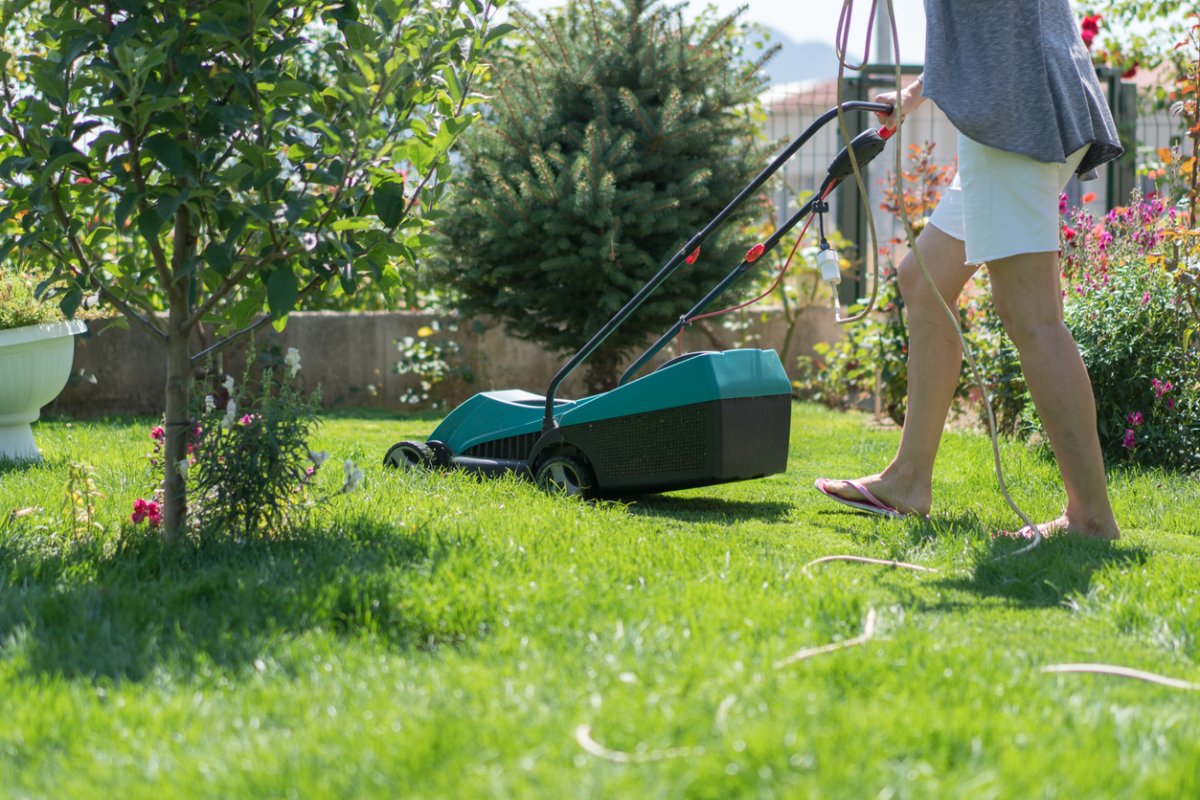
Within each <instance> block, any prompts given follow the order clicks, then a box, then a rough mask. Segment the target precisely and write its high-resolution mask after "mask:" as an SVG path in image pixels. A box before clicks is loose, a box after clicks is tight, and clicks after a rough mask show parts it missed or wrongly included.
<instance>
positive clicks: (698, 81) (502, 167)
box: [441, 0, 769, 388]
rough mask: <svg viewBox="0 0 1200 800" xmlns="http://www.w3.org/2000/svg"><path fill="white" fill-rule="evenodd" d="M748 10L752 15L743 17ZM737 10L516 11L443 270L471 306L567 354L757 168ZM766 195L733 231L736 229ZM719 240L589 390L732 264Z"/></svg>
mask: <svg viewBox="0 0 1200 800" xmlns="http://www.w3.org/2000/svg"><path fill="white" fill-rule="evenodd" d="M739 13H740V12H739ZM737 18H738V15H737V14H734V15H731V16H728V17H723V18H719V19H718V18H714V17H712V16H711V15H709V14H704V15H702V16H701V17H700V18H699V19H698V20H697V21H696V22H693V23H688V22H685V21H684V20H683V17H682V14H681V10H680V8H679V7H664V6H660V5H658V4H657V3H656V2H654V0H650V1H649V2H647V0H621V1H620V2H614V3H609V2H589V1H588V0H572V2H569V3H568V4H567V5H566V7H565V8H564V9H563V10H561V11H558V12H552V13H550V14H548V15H544V16H542V17H540V18H539V17H533V16H530V15H527V14H519V15H518V19H519V21H520V23H521V27H522V29H523V31H524V32H525V33H526V34H527V38H526V39H525V40H524V46H523V47H521V48H518V49H516V50H514V51H513V53H512V54H510V55H509V57H507V58H505V59H503V60H502V61H499V62H498V63H497V66H496V73H497V76H498V78H499V80H498V87H497V89H496V91H495V93H494V98H493V101H492V103H491V104H490V111H489V114H490V120H489V121H490V122H491V124H490V125H488V126H486V127H483V126H480V127H477V128H475V129H474V130H473V131H472V132H471V134H470V135H469V136H468V142H467V147H466V148H465V150H466V157H465V169H464V177H463V182H462V185H461V186H460V187H459V188H460V191H459V192H457V193H456V195H455V198H454V200H453V201H452V203H451V207H450V210H449V220H448V223H449V224H448V225H447V226H445V231H446V236H447V240H448V241H447V251H448V255H449V258H448V259H447V260H446V261H445V262H443V265H442V268H441V271H442V275H443V279H444V280H445V281H446V282H452V283H453V284H454V285H455V286H456V287H457V288H458V289H459V290H460V292H461V296H460V298H459V301H458V303H459V306H460V308H461V309H462V310H463V311H464V312H465V313H468V314H479V313H484V314H490V315H495V316H498V317H499V318H501V319H503V320H504V322H505V324H506V326H507V328H508V330H509V331H510V332H511V333H513V334H515V335H516V336H519V337H521V338H525V339H529V340H532V341H535V342H539V343H541V344H543V345H545V346H547V347H548V348H549V349H551V350H554V351H569V350H573V349H575V348H577V347H579V346H580V345H582V344H583V343H584V342H585V341H586V340H587V339H588V338H589V337H590V336H592V335H593V334H594V333H595V332H596V331H597V330H599V329H600V328H601V327H602V325H603V324H604V323H605V322H606V321H607V320H608V319H609V318H610V317H611V316H612V315H613V314H614V313H616V311H617V310H619V309H620V308H621V307H622V306H623V305H624V304H625V302H626V301H628V300H629V298H630V297H632V296H633V295H634V294H635V293H636V292H637V290H638V289H639V288H640V287H641V286H642V285H643V284H644V283H645V282H646V281H647V280H648V279H649V278H650V277H651V276H653V275H654V274H655V272H656V271H657V270H658V268H659V266H660V265H661V264H662V263H663V262H664V261H666V260H667V259H668V258H669V257H670V256H671V255H672V253H675V252H677V251H678V250H679V248H681V247H682V246H683V245H684V244H685V243H686V242H687V241H688V239H689V238H690V237H691V236H692V235H693V234H695V233H696V232H697V231H699V230H700V229H701V228H702V227H703V226H704V224H705V223H707V222H708V220H709V219H711V218H712V217H713V216H714V215H715V214H716V213H717V212H719V211H720V210H721V209H722V208H724V206H725V205H726V204H727V203H728V202H729V200H730V199H732V197H733V196H734V195H735V194H736V193H737V191H738V190H739V189H740V188H741V187H742V185H744V184H745V183H746V182H747V181H748V180H749V179H750V178H751V177H752V176H753V175H754V173H755V172H756V171H757V170H758V169H759V168H760V167H761V166H762V162H763V155H764V148H763V144H762V142H761V141H760V139H759V133H758V130H759V122H760V119H758V118H756V113H757V109H758V104H757V95H758V92H759V91H760V90H761V88H762V86H763V80H764V79H763V78H762V76H761V73H760V72H759V67H760V66H761V64H762V62H763V61H764V60H765V58H766V57H767V56H768V55H769V54H765V55H764V56H763V57H762V58H759V59H758V60H757V61H751V60H749V59H747V58H746V54H745V52H744V48H745V42H746V37H745V35H744V33H745V31H744V29H743V28H742V27H740V26H739V24H738V22H737ZM761 211H762V206H761V203H760V204H758V205H756V204H755V203H747V205H746V207H745V208H744V210H743V211H742V212H740V213H739V214H738V215H737V216H735V217H734V218H732V220H731V222H730V223H729V224H728V225H727V229H728V230H735V229H736V228H737V227H738V224H739V222H745V221H746V220H747V219H749V218H751V217H752V216H753V215H754V214H755V213H761ZM746 247H747V243H746V242H744V241H742V242H738V241H736V240H735V239H734V238H733V237H719V238H715V239H711V240H710V241H709V242H708V243H706V245H705V246H704V249H703V253H702V254H701V257H700V259H699V260H698V261H697V263H695V264H692V265H689V266H687V267H684V268H683V269H681V270H680V273H679V274H678V275H676V276H675V277H674V278H673V280H672V281H669V282H668V283H667V284H666V285H665V286H664V287H663V289H661V290H660V291H659V292H658V293H657V294H655V295H652V296H651V297H650V299H649V300H648V301H647V302H646V304H645V305H644V306H642V308H641V310H639V312H638V313H637V314H636V315H635V316H634V317H633V318H632V319H631V320H630V321H629V323H628V324H626V325H625V326H623V327H622V328H621V329H619V330H618V331H617V332H616V333H614V334H613V336H612V337H611V338H610V339H609V340H608V342H607V344H606V345H605V347H603V348H601V349H600V350H599V351H597V352H596V354H595V355H594V356H593V357H592V360H591V362H590V364H589V366H590V367H591V370H590V374H589V382H590V384H591V385H592V388H604V387H609V386H611V384H612V382H613V381H614V379H615V371H616V367H617V365H618V363H619V362H620V359H621V358H622V356H623V355H624V354H626V353H627V352H628V351H629V350H630V348H632V347H635V346H637V345H640V344H642V343H644V342H645V340H646V337H647V334H648V333H649V332H656V331H661V330H663V329H665V328H667V327H668V326H669V325H670V324H671V323H672V322H674V321H675V320H676V319H677V318H678V316H679V315H680V314H681V313H682V312H684V311H686V310H687V308H688V307H689V306H690V305H691V304H692V303H694V302H695V301H696V300H698V299H699V298H700V297H701V296H702V295H703V293H704V292H705V291H707V289H708V288H709V287H710V286H711V285H712V284H713V283H715V282H716V280H717V278H718V277H719V276H721V275H724V274H725V273H726V272H727V271H729V270H730V269H732V268H733V267H734V266H735V265H736V264H737V263H738V262H739V261H740V260H741V257H742V255H743V254H744V253H745V250H746Z"/></svg>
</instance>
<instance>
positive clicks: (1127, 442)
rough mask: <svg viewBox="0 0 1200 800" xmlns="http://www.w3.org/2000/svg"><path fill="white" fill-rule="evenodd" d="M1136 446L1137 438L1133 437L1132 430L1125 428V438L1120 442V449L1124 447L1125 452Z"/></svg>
mask: <svg viewBox="0 0 1200 800" xmlns="http://www.w3.org/2000/svg"><path fill="white" fill-rule="evenodd" d="M1136 444H1137V437H1136V436H1134V433H1133V429H1132V428H1126V429H1125V438H1124V439H1122V440H1121V447H1124V448H1125V449H1126V450H1132V449H1133V448H1134V445H1136Z"/></svg>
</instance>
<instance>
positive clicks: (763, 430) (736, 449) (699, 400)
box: [384, 101, 892, 497]
mask: <svg viewBox="0 0 1200 800" xmlns="http://www.w3.org/2000/svg"><path fill="white" fill-rule="evenodd" d="M841 108H842V109H843V110H844V111H870V112H874V113H876V114H886V113H889V112H890V111H891V110H892V109H891V106H887V105H883V104H880V103H870V102H865V101H850V102H846V103H843V104H842V106H841ZM837 115H838V109H837V108H833V109H831V110H829V111H827V112H825V113H824V114H822V115H821V116H820V117H818V118H817V120H816V121H814V122H813V124H812V125H810V126H809V127H808V128H807V129H806V130H805V131H804V132H803V133H801V134H800V135H799V136H798V137H797V138H796V139H795V140H794V141H793V142H792V143H791V144H790V145H788V147H787V148H786V149H785V150H784V151H783V152H782V153H780V155H778V156H777V157H776V158H775V159H774V160H773V161H771V163H770V164H769V165H768V166H767V167H766V168H765V169H764V170H763V171H762V172H761V173H760V174H759V175H758V176H757V177H756V178H755V179H754V180H752V181H751V182H750V183H749V184H748V185H747V186H746V187H745V188H744V189H742V191H741V192H740V193H739V194H738V195H737V196H736V197H735V198H734V199H733V200H732V201H731V202H730V203H729V205H727V206H726V207H725V208H724V209H723V210H722V211H721V212H720V213H719V214H717V216H716V217H714V218H713V219H712V221H710V222H709V223H708V225H706V226H705V227H704V228H703V229H702V230H701V231H700V232H699V233H697V234H695V236H693V237H692V239H691V240H690V241H688V243H687V244H686V245H684V246H683V247H682V248H681V249H680V250H679V251H678V252H677V253H675V254H674V255H673V256H672V257H671V258H670V260H669V261H667V263H666V264H665V265H663V266H662V267H661V268H660V269H659V271H658V273H657V274H656V275H655V276H654V277H653V278H651V279H650V281H649V282H648V283H647V284H646V285H645V286H644V287H642V289H640V290H639V291H638V292H637V294H635V295H634V296H633V298H631V299H630V300H629V301H628V302H627V303H626V304H625V306H624V307H623V308H622V309H621V310H620V311H618V312H617V314H616V315H615V316H614V317H613V318H612V319H610V320H609V321H608V322H607V323H606V324H605V325H604V327H603V328H601V329H600V331H599V332H597V333H596V334H595V335H594V336H593V337H592V338H591V339H590V340H589V341H588V342H587V343H586V344H585V345H584V346H583V347H582V348H581V349H580V350H579V351H578V352H577V353H575V355H574V356H572V357H571V359H570V360H569V361H568V362H567V363H566V364H565V365H563V367H562V368H561V369H560V370H559V371H558V372H557V373H556V374H555V376H554V378H553V380H551V382H550V386H549V388H548V389H547V391H546V393H545V394H544V395H539V394H534V393H531V392H526V391H522V390H520V389H508V390H503V391H491V392H482V393H480V394H476V395H475V396H474V397H471V398H470V399H469V400H467V401H466V402H464V403H462V404H461V405H460V406H458V407H457V408H455V409H454V410H453V411H451V412H450V414H449V415H447V416H446V418H445V419H444V420H443V421H442V423H441V424H440V425H438V427H437V428H436V429H435V430H434V431H433V433H432V434H431V435H430V437H429V439H428V440H427V441H424V442H420V441H403V442H398V443H396V444H395V445H393V446H392V447H391V448H390V449H389V450H388V452H387V455H386V456H385V457H384V465H385V466H388V467H396V468H402V469H417V468H423V469H439V468H447V467H458V468H461V469H465V470H469V471H471V472H474V473H478V474H480V475H483V476H497V475H502V474H505V473H516V474H518V475H522V476H525V477H528V478H531V479H532V480H533V481H534V482H535V483H536V484H537V485H538V486H540V487H542V488H544V489H548V490H553V491H558V492H565V493H567V494H573V495H581V496H584V497H597V496H629V495H638V494H649V493H656V492H665V491H671V490H675V489H686V488H692V487H697V486H709V485H713V484H718V483H726V482H729V481H739V480H748V479H751V478H760V477H763V476H765V475H771V474H774V473H778V472H783V471H784V470H785V469H786V468H787V451H788V436H789V428H790V422H791V398H792V394H791V390H792V387H791V382H790V381H789V379H788V376H787V373H786V372H784V369H783V365H782V364H781V363H780V360H779V356H778V355H777V354H776V352H775V351H774V350H756V349H738V350H728V351H724V352H712V351H701V352H691V353H686V354H683V355H680V356H678V357H676V358H673V359H670V360H669V361H667V362H666V363H664V364H663V365H661V366H659V367H658V368H657V369H655V370H653V371H652V372H650V373H649V374H647V375H644V376H642V377H640V378H635V377H634V376H635V375H636V374H637V373H638V372H639V371H640V370H641V369H642V367H643V366H645V365H646V363H647V362H648V361H649V360H650V359H651V358H653V357H654V356H655V355H656V354H657V353H658V352H659V351H661V350H662V349H663V348H664V347H665V346H666V345H667V344H669V343H670V341H671V340H672V339H673V338H674V337H675V336H676V335H677V334H678V333H679V332H680V331H681V330H682V329H683V327H684V326H685V325H687V324H688V323H689V322H690V321H692V320H694V319H695V318H696V317H697V316H698V315H700V314H702V313H703V312H704V310H705V309H706V308H707V307H708V306H709V304H711V303H712V302H713V300H715V299H716V298H717V297H718V296H719V295H720V294H721V293H722V292H724V291H725V290H726V289H727V288H729V286H730V285H731V284H732V283H733V282H734V281H736V280H737V279H738V278H739V277H741V276H742V275H743V274H744V273H745V272H746V271H747V270H749V269H750V267H751V266H752V265H753V264H754V262H755V261H757V260H758V259H759V258H761V257H762V256H763V255H764V254H765V253H768V252H770V251H771V249H772V248H774V247H775V245H776V244H778V243H779V241H780V240H781V239H782V238H783V237H784V236H786V235H787V233H788V232H789V231H791V230H792V228H793V227H795V226H796V224H797V223H799V222H800V221H801V220H803V219H805V218H806V217H808V216H809V215H811V214H814V213H815V214H817V215H821V214H823V213H825V212H827V211H828V209H829V206H828V204H827V203H826V198H827V197H828V196H829V193H830V192H832V191H833V189H834V188H835V187H836V186H837V185H838V184H840V183H841V182H842V180H844V179H845V178H846V177H847V176H849V175H850V174H851V173H852V166H851V161H850V157H849V154H848V152H847V149H853V151H854V154H855V157H856V159H857V161H858V163H859V164H860V165H865V164H866V163H868V162H869V161H870V160H871V159H873V158H874V157H875V156H877V155H878V154H879V153H880V152H881V151H882V150H883V148H884V145H885V141H884V140H885V139H886V138H887V136H889V135H890V134H891V131H890V130H887V129H880V130H874V129H868V130H866V131H864V132H863V133H861V134H859V135H858V136H856V137H855V138H854V140H853V141H852V142H851V143H850V146H849V148H844V149H843V150H842V151H841V152H840V153H839V154H838V155H837V157H836V158H835V159H834V160H833V161H832V162H831V164H830V166H829V169H828V174H827V176H826V177H825V179H824V181H823V183H822V185H821V187H820V190H819V191H817V192H816V194H814V195H813V196H812V198H811V199H810V200H808V201H807V202H806V203H805V204H804V205H803V207H801V208H800V209H799V210H798V211H797V212H796V213H795V214H793V215H792V216H791V217H790V218H789V219H788V220H787V221H786V222H785V223H784V224H783V225H781V226H780V227H779V228H778V230H776V231H775V233H774V234H772V235H771V237H770V238H769V239H767V240H766V241H765V242H762V243H759V244H756V245H754V246H753V247H752V248H751V249H750V250H749V252H747V254H746V257H745V258H744V259H743V260H742V262H741V263H740V264H738V266H737V267H735V268H734V269H733V270H732V271H731V272H730V273H729V274H728V275H726V277H725V278H723V279H722V280H721V281H720V282H719V283H718V284H717V285H716V286H714V287H713V289H712V290H711V291H709V293H708V294H706V295H705V296H704V297H703V298H702V299H701V300H700V301H699V302H698V303H696V305H695V306H693V307H692V309H691V310H690V311H688V312H687V313H686V314H684V315H683V316H682V317H680V319H679V321H678V322H676V323H675V324H674V325H673V326H672V327H671V328H670V329H669V330H668V331H667V332H666V333H664V334H663V335H662V337H661V338H659V340H658V341H656V342H655V343H654V344H653V345H651V346H650V347H649V348H648V349H647V350H646V351H645V352H644V353H642V355H641V356H639V357H638V358H637V359H636V360H635V361H634V362H633V363H632V364H631V365H630V366H629V368H628V369H626V371H625V373H624V374H623V375H622V376H621V379H620V382H619V384H618V385H617V387H616V388H615V389H612V390H611V391H608V392H604V393H601V394H596V395H592V396H590V397H584V398H582V399H579V400H566V399H561V398H558V397H557V396H556V395H557V392H558V388H559V386H560V385H561V384H562V382H563V381H564V380H565V379H566V378H567V377H568V376H569V375H570V374H571V373H572V372H573V371H574V370H575V369H576V368H578V367H579V366H580V365H581V364H583V362H584V361H586V360H587V358H588V357H589V356H590V355H591V354H592V352H594V351H595V350H596V348H598V347H599V346H600V345H601V344H603V343H604V341H605V340H606V339H607V338H608V337H609V336H610V335H611V334H612V333H613V331H615V330H616V329H617V328H618V327H619V326H620V325H621V324H622V323H624V322H625V321H626V320H627V319H628V318H629V317H630V316H631V315H632V314H633V313H634V312H635V311H636V310H637V309H638V307H639V306H640V305H641V304H642V303H643V302H644V301H645V300H646V298H647V297H648V296H649V295H650V294H651V293H652V292H653V291H655V290H656V289H657V288H658V287H659V286H660V285H661V284H662V283H663V282H664V281H665V280H666V279H667V278H668V277H670V275H671V274H672V273H673V272H675V270H676V269H678V268H679V267H680V266H681V265H682V264H684V263H688V262H689V259H691V260H694V254H697V253H698V252H699V248H700V247H701V245H703V244H704V241H705V240H706V239H707V238H708V237H709V236H711V235H712V234H713V232H714V231H716V230H717V229H718V228H719V227H720V226H721V225H722V223H724V222H725V220H726V219H727V218H728V217H729V216H730V214H732V213H733V212H734V210H735V209H737V208H738V207H739V206H740V205H741V204H742V203H743V202H744V201H745V200H746V199H747V198H749V197H751V196H753V195H755V193H756V192H758V190H759V188H760V187H761V186H762V185H763V183H765V182H766V181H767V179H768V178H770V177H771V176H772V175H773V174H775V172H777V171H778V170H779V169H780V167H782V166H783V165H784V164H785V163H787V161H788V160H789V159H790V158H791V157H792V156H793V155H794V154H795V153H796V152H797V151H798V150H799V149H800V148H801V147H802V146H803V145H804V144H805V142H807V141H808V140H809V139H810V138H811V137H812V136H813V135H814V134H815V133H816V132H817V131H818V130H820V128H821V127H822V126H824V125H825V124H827V123H828V122H830V121H831V120H833V119H835V118H836V117H837ZM818 260H820V259H818ZM833 262H834V264H835V266H834V269H835V270H836V258H834V259H833ZM835 277H836V275H835Z"/></svg>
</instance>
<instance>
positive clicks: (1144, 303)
mask: <svg viewBox="0 0 1200 800" xmlns="http://www.w3.org/2000/svg"><path fill="white" fill-rule="evenodd" d="M1148 305H1150V293H1149V292H1146V293H1145V294H1144V295H1142V306H1143V307H1145V306H1148Z"/></svg>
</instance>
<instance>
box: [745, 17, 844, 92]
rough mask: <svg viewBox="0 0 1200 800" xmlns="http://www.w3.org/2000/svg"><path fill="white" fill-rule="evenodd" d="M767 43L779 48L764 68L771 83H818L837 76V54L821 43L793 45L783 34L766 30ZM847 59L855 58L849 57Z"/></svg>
mask: <svg viewBox="0 0 1200 800" xmlns="http://www.w3.org/2000/svg"><path fill="white" fill-rule="evenodd" d="M767 31H768V32H769V33H770V35H771V39H770V42H769V44H772V45H774V44H778V45H781V47H780V50H779V53H778V54H777V55H776V56H775V57H774V58H773V59H771V60H770V62H768V63H767V65H766V67H765V68H764V70H763V71H764V72H766V74H767V77H768V78H769V79H770V80H771V83H772V84H773V85H774V84H780V83H792V82H794V81H807V80H814V79H816V80H820V79H824V78H834V77H837V70H838V62H837V52H836V51H835V50H834V49H833V45H831V44H826V43H825V42H797V41H796V40H794V39H792V38H790V37H789V36H788V35H787V34H785V33H781V32H779V31H777V30H774V29H773V28H767ZM851 58H857V56H855V55H851Z"/></svg>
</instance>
